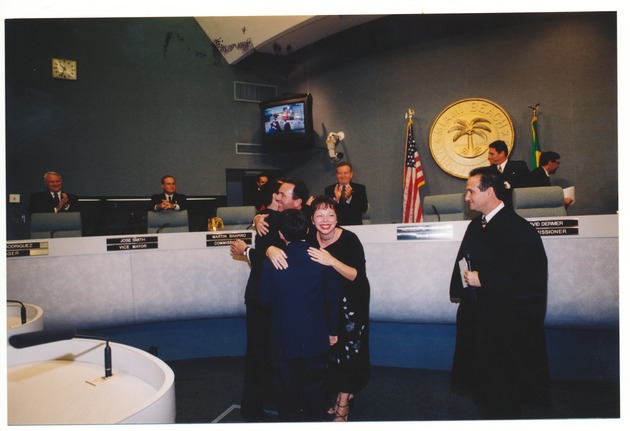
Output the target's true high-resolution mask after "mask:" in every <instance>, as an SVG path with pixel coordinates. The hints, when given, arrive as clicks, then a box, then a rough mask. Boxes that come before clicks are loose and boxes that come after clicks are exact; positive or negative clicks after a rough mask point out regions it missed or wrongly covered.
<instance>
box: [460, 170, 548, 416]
mask: <svg viewBox="0 0 630 431" xmlns="http://www.w3.org/2000/svg"><path fill="white" fill-rule="evenodd" d="M502 194H503V186H502V183H501V180H500V178H499V176H498V175H497V173H496V172H495V171H494V170H493V169H491V168H490V167H484V168H477V169H474V170H472V171H471V173H470V177H469V179H468V182H467V183H466V202H467V203H468V205H469V206H470V209H471V210H475V211H479V212H480V213H481V215H479V216H477V217H476V218H474V219H473V220H472V221H471V222H470V224H469V225H468V228H467V230H466V233H465V234H464V238H463V240H462V244H461V246H460V249H459V252H458V254H457V259H456V263H455V266H454V268H453V273H452V277H451V284H450V297H451V302H454V303H458V304H459V306H458V309H457V321H456V328H457V335H456V343H455V354H454V358H453V369H452V384H453V388H454V389H457V390H461V391H464V392H466V393H468V394H469V395H471V396H472V397H473V399H474V400H475V401H477V402H478V403H479V405H480V407H481V409H482V415H483V417H484V418H486V419H517V418H520V417H521V407H522V406H523V405H531V406H538V407H540V408H542V409H545V408H548V407H549V402H550V396H549V371H548V364H547V350H546V344H545V332H544V321H545V313H546V307H547V255H546V253H545V248H544V246H543V243H542V240H541V238H540V235H539V234H538V232H537V231H536V229H535V228H533V227H532V226H531V224H530V223H529V222H528V221H527V220H525V219H523V218H522V217H520V216H518V215H517V214H516V213H515V212H514V211H513V210H512V209H511V208H508V207H507V206H505V205H504V204H503V202H502V201H501V197H502ZM462 260H464V262H465V263H467V267H468V269H463V270H461V269H460V268H461V266H460V261H462Z"/></svg>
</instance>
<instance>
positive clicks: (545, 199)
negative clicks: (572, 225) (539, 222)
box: [512, 186, 567, 218]
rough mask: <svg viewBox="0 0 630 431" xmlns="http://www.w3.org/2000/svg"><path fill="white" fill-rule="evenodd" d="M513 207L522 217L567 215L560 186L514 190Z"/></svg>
mask: <svg viewBox="0 0 630 431" xmlns="http://www.w3.org/2000/svg"><path fill="white" fill-rule="evenodd" d="M512 206H513V207H514V211H515V212H516V214H518V215H520V216H521V217H525V218H527V217H562V216H566V215H567V210H566V208H565V206H564V192H563V191H562V187H560V186H547V187H523V188H516V189H514V190H512Z"/></svg>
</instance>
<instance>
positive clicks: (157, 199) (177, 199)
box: [151, 193, 188, 211]
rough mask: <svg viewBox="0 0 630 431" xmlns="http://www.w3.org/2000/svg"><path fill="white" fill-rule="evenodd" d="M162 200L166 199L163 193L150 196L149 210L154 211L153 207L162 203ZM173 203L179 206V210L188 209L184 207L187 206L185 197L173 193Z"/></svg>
mask: <svg viewBox="0 0 630 431" xmlns="http://www.w3.org/2000/svg"><path fill="white" fill-rule="evenodd" d="M164 199H166V194H165V193H158V194H156V195H153V196H151V209H152V210H153V211H155V206H156V205H157V204H160V203H162V201H163V200H164ZM173 202H174V203H176V204H177V205H179V209H180V210H185V209H188V208H187V207H186V205H187V201H186V195H183V194H181V193H173Z"/></svg>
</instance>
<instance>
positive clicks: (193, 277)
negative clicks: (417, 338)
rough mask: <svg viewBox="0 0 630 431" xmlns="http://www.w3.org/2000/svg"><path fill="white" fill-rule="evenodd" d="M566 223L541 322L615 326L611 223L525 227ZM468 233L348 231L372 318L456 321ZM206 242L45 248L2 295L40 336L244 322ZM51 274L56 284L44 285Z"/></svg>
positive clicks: (441, 229) (233, 287)
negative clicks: (30, 309) (32, 306)
mask: <svg viewBox="0 0 630 431" xmlns="http://www.w3.org/2000/svg"><path fill="white" fill-rule="evenodd" d="M567 219H568V220H569V221H571V222H574V223H575V224H576V227H575V231H574V232H573V234H571V235H564V236H563V235H559V236H543V242H544V245H545V249H546V251H547V256H548V260H549V301H548V311H547V325H548V326H554V327H578V328H579V327H585V328H590V327H595V328H617V327H618V322H619V240H618V217H617V215H600V216H580V217H562V218H545V219H531V220H530V221H533V222H535V221H537V220H538V221H540V220H542V221H541V223H546V225H547V226H549V227H550V229H551V228H553V227H554V225H555V223H556V222H559V221H562V220H567ZM467 225H468V222H466V221H463V222H442V223H424V224H419V225H401V224H388V225H365V226H353V227H349V229H350V230H352V231H354V232H355V233H357V235H358V236H359V238H360V239H361V241H362V243H363V246H364V248H365V253H366V261H367V272H368V278H369V280H370V284H371V289H372V299H371V309H370V313H371V319H372V320H374V321H382V322H410V323H411V322H413V323H437V324H441V323H444V324H452V323H454V322H455V312H456V308H457V307H456V306H455V305H454V304H451V303H450V301H449V297H448V286H449V280H450V276H451V272H452V268H453V264H454V259H455V255H456V253H457V250H458V248H459V244H460V242H461V238H462V236H463V234H464V231H465V229H466V226H467ZM409 228H412V229H413V228H418V229H420V230H426V231H427V232H428V233H429V234H428V235H426V236H423V235H418V238H416V239H403V238H402V236H404V235H401V233H400V232H401V229H409ZM571 229H573V228H571ZM552 230H554V231H555V230H558V231H560V230H559V229H555V228H553V229H552ZM247 234H250V235H251V231H248V233H247ZM207 235H208V233H207V232H189V233H168V234H159V235H140V236H138V238H131V239H129V238H124V237H85V238H59V239H49V240H45V242H46V246H47V247H48V248H47V250H46V253H47V254H45V253H42V251H41V250H42V249H38V252H37V253H33V255H30V256H16V257H9V258H8V259H7V294H8V296H9V297H11V298H16V299H20V300H22V301H28V302H32V303H37V304H40V305H41V306H42V307H43V308H44V309H45V310H46V325H47V327H48V328H53V327H58V326H73V327H76V328H87V327H106V326H116V325H127V324H138V323H148V322H159V321H174V320H188V319H201V318H220V317H234V316H243V315H244V314H245V307H244V304H243V294H244V289H245V284H246V282H247V278H248V275H249V266H248V265H247V263H246V262H244V261H243V260H242V258H241V257H238V258H234V257H232V256H230V254H229V247H228V246H227V245H226V244H228V243H229V241H224V242H221V241H216V242H215V244H216V245H214V246H211V245H209V244H210V242H211V241H209V239H208V237H207ZM134 239H138V241H140V242H139V243H138V246H137V247H136V248H134V247H128V248H127V249H122V246H121V247H119V248H116V247H118V246H114V245H112V244H113V243H116V242H120V241H123V240H130V241H133V240H134ZM143 241H144V242H146V244H143V243H142V242H143ZM26 246H31V247H37V246H38V244H26V245H25V242H24V241H10V242H8V243H7V247H8V249H7V250H8V254H9V250H11V251H14V250H17V249H20V247H26ZM9 247H12V248H11V249H9ZM12 254H14V253H12ZM53 269H55V270H56V271H57V272H56V274H57V275H56V277H54V278H51V277H48V276H47V275H46V274H49V273H50V271H51V270H53Z"/></svg>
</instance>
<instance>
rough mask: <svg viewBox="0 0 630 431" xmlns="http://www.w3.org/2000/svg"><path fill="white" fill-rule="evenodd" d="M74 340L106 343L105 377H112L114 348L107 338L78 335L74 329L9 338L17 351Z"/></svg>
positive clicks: (25, 334)
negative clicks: (93, 340) (92, 340)
mask: <svg viewBox="0 0 630 431" xmlns="http://www.w3.org/2000/svg"><path fill="white" fill-rule="evenodd" d="M72 338H84V339H88V340H89V339H97V340H103V341H105V377H106V378H107V377H111V376H112V348H111V347H110V346H109V339H108V338H107V337H100V336H98V335H84V334H77V333H76V331H75V330H74V329H54V330H46V331H37V332H27V333H24V334H16V335H12V336H10V337H9V344H10V345H11V346H13V347H15V348H16V349H23V348H26V347H33V346H39V345H40V344H48V343H54V342H55V341H63V340H71V339H72Z"/></svg>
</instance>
